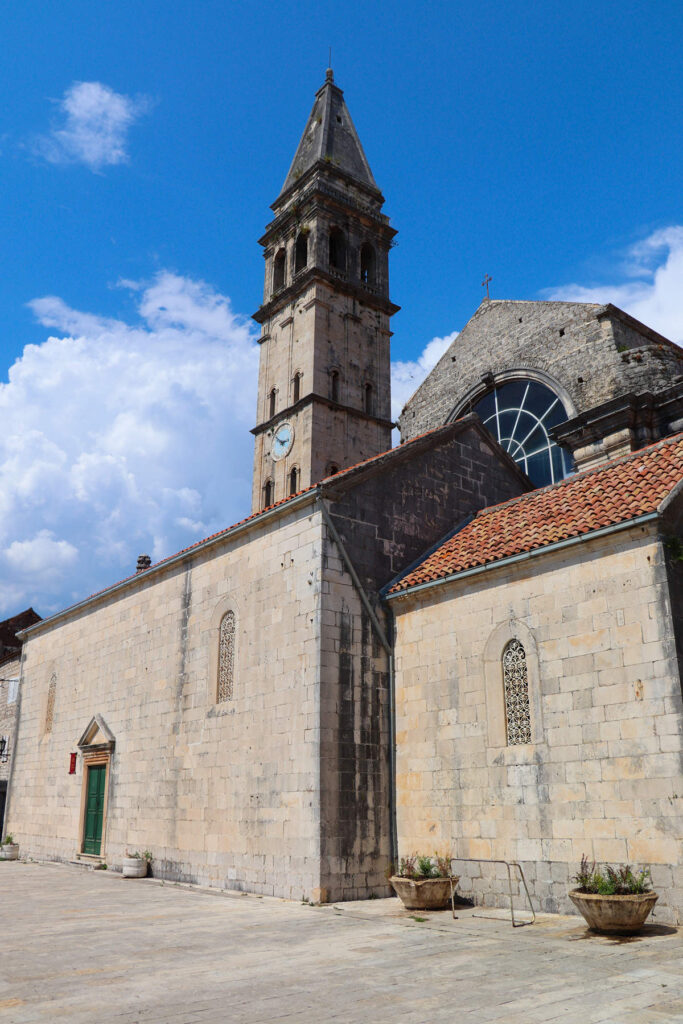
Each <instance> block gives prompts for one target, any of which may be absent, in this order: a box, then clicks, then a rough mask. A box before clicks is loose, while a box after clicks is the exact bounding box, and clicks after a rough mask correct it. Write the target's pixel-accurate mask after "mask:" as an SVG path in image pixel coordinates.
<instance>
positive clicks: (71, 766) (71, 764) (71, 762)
mask: <svg viewBox="0 0 683 1024" xmlns="http://www.w3.org/2000/svg"><path fill="white" fill-rule="evenodd" d="M77 757H78V754H69V775H75V774H76V758H77Z"/></svg>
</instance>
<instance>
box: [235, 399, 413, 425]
mask: <svg viewBox="0 0 683 1024" xmlns="http://www.w3.org/2000/svg"><path fill="white" fill-rule="evenodd" d="M314 403H318V404H320V405H326V406H327V407H328V408H330V409H335V410H338V411H339V412H346V413H349V414H350V415H352V416H355V417H356V418H357V419H360V420H366V421H368V422H371V423H378V424H379V425H380V426H381V427H389V428H390V429H393V427H395V426H396V424H395V423H393V422H392V421H391V420H385V419H382V418H381V417H380V416H371V415H370V414H369V413H367V412H363V410H362V409H354V408H353V407H352V406H350V405H343V404H342V403H341V402H335V401H333V400H332V399H331V398H325V397H324V396H323V395H317V394H316V393H315V392H314V391H312V392H310V393H309V394H308V395H304V396H303V398H300V399H299V401H298V402H294V404H293V405H288V406H287V408H286V409H281V410H280V411H279V412H278V413H276V415H275V416H271V417H270V419H268V420H265V421H264V422H263V423H257V425H256V426H255V427H252V428H251V433H252V434H254V435H256V434H262V433H263V432H264V431H266V430H270V429H272V428H273V427H275V426H276V424H278V423H281V422H283V421H284V420H286V419H288V418H289V417H290V416H291V415H292V414H293V413H297V412H300V411H301V409H305V408H306V406H307V405H312V404H314Z"/></svg>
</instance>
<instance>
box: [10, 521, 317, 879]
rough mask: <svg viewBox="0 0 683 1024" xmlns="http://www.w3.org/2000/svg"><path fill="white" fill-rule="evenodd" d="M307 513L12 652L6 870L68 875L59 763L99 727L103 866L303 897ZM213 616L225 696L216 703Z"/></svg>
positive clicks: (309, 597)
mask: <svg viewBox="0 0 683 1024" xmlns="http://www.w3.org/2000/svg"><path fill="white" fill-rule="evenodd" d="M309 513H310V508H303V509H300V510H299V511H290V512H289V513H288V514H287V515H281V516H279V517H278V518H276V519H270V520H269V521H268V522H264V523H263V524H262V525H259V526H257V528H255V529H252V530H250V531H249V532H248V533H243V534H242V535H241V536H239V537H236V538H234V539H232V540H229V541H227V542H225V546H224V548H223V549H222V550H221V551H220V552H217V551H216V549H215V548H210V549H207V550H205V551H203V552H199V553H197V554H196V555H195V556H194V557H193V558H191V559H188V560H187V561H185V562H183V563H180V564H176V565H175V566H173V567H170V568H168V569H167V570H165V571H158V572H156V573H154V574H152V575H151V576H149V577H147V578H142V579H140V580H139V581H134V582H133V583H132V584H130V585H128V586H126V587H125V588H124V589H123V590H122V591H120V592H119V593H115V594H111V595H109V596H106V597H104V598H103V599H101V600H100V601H99V602H98V603H96V604H95V605H90V606H89V607H87V608H85V609H84V610H83V611H81V612H80V613H79V612H76V613H74V614H72V615H71V616H69V617H67V618H66V619H65V620H63V621H61V622H58V623H56V624H50V623H47V624H46V625H45V626H41V627H40V628H39V631H38V632H37V634H35V635H33V636H31V637H30V638H29V639H28V640H27V642H26V645H25V648H24V650H25V663H24V669H23V683H22V693H23V702H22V706H21V714H20V725H19V742H18V749H17V756H16V762H15V766H14V773H13V780H12V784H11V793H10V801H9V807H8V815H9V823H8V824H9V827H10V828H11V830H12V831H13V832H14V833H15V835H16V836H17V838H18V841H19V842H20V843H21V847H22V854H25V855H27V856H32V857H45V858H50V859H57V860H66V861H68V860H71V859H73V858H74V856H75V854H76V853H77V851H78V850H79V849H80V842H81V835H80V834H79V830H80V826H79V822H80V808H81V797H82V789H83V782H84V780H83V765H82V758H81V757H80V756H79V758H78V769H77V773H76V775H69V774H68V769H69V754H70V753H71V752H73V751H76V750H77V746H76V744H77V741H78V739H79V737H80V736H81V734H82V733H83V731H84V729H85V728H86V726H87V725H88V723H89V721H90V719H91V717H92V716H93V715H94V714H100V715H101V716H102V718H103V719H104V722H105V723H106V725H107V727H108V728H109V730H111V732H112V733H113V735H114V738H115V748H114V751H113V756H112V762H111V768H110V779H109V792H108V806H107V812H106V817H105V836H104V841H103V850H102V854H103V856H104V858H105V860H106V861H107V863H108V864H109V865H110V866H113V867H116V866H117V865H118V864H120V862H121V858H122V857H123V855H124V853H125V851H126V849H128V850H131V851H132V850H143V849H145V848H148V849H150V850H151V851H152V853H153V855H154V865H153V869H154V873H155V874H156V875H160V876H162V877H165V878H169V879H184V880H191V881H196V882H200V883H203V884H213V885H218V886H227V887H230V888H240V889H248V890H250V891H253V892H262V893H268V894H276V895H280V896H286V897H292V898H301V897H306V898H311V899H317V898H318V895H319V888H320V867H319V861H320V840H319V835H320V820H319V819H320V809H319V800H318V762H319V729H318V723H319V707H318V697H317V693H318V687H317V659H318V643H319V641H318V634H319V594H320V544H321V539H320V526H319V523H318V521H317V520H316V519H312V518H311V517H310V515H309ZM228 609H230V610H233V611H234V613H235V616H236V652H235V667H234V687H233V697H232V699H231V700H228V701H224V702H221V703H217V701H216V666H217V645H218V627H219V623H220V619H221V617H222V615H223V613H224V612H225V611H227V610H228ZM53 676H54V677H55V679H56V693H55V701H54V714H53V721H52V726H51V728H50V729H47V728H46V705H47V699H48V687H49V680H50V679H51V678H52V677H53Z"/></svg>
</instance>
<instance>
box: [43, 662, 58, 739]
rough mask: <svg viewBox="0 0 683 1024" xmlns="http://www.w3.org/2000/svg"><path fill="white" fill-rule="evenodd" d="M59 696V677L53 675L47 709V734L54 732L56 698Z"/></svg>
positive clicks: (48, 690)
mask: <svg viewBox="0 0 683 1024" xmlns="http://www.w3.org/2000/svg"><path fill="white" fill-rule="evenodd" d="M56 695H57V676H56V675H55V674H54V673H53V674H52V676H51V677H50V685H49V686H48V688H47V706H46V708H45V732H52V723H53V721H54V717H55V697H56Z"/></svg>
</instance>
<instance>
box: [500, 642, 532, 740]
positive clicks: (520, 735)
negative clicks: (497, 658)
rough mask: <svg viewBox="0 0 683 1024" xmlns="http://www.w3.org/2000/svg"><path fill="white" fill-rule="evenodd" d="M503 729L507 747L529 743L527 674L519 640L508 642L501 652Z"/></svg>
mask: <svg viewBox="0 0 683 1024" xmlns="http://www.w3.org/2000/svg"><path fill="white" fill-rule="evenodd" d="M503 687H504V691H505V727H506V734H507V743H508V746H509V747H512V746H516V745H517V744H520V743H531V716H530V712H529V674H528V672H527V664H526V651H525V650H524V647H523V646H522V644H521V643H520V642H519V640H510V641H509V642H508V643H507V644H506V645H505V649H504V651H503Z"/></svg>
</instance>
